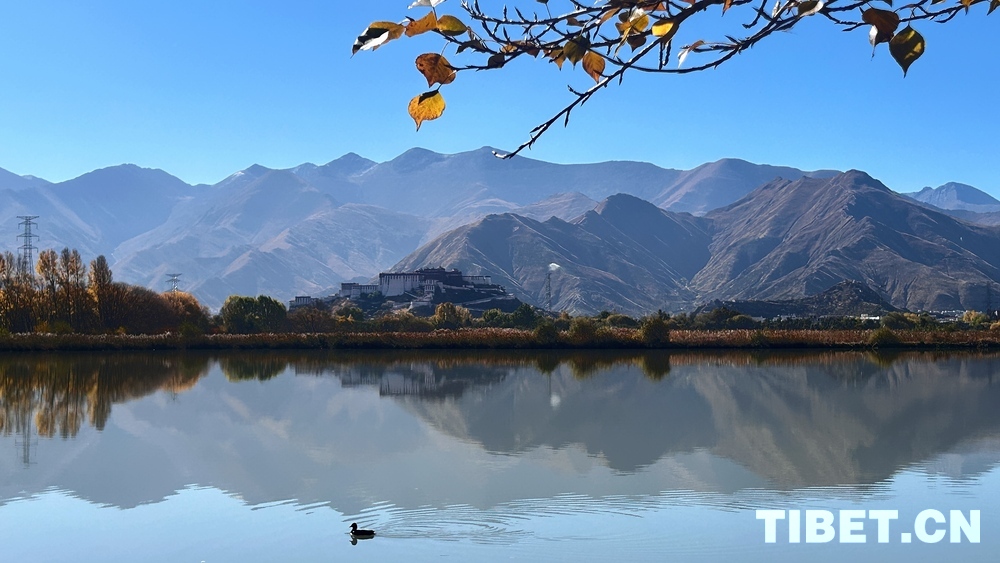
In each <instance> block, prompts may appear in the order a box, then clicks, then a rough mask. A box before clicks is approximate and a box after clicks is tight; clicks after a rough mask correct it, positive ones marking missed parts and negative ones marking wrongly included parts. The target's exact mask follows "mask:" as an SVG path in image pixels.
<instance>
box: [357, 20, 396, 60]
mask: <svg viewBox="0 0 1000 563" xmlns="http://www.w3.org/2000/svg"><path fill="white" fill-rule="evenodd" d="M402 35H403V26H402V25H400V24H398V23H393V22H375V23H373V24H371V25H369V26H368V27H366V28H365V30H364V31H362V32H361V35H359V36H358V38H357V39H355V40H354V46H353V47H352V48H351V55H352V56H353V55H356V54H357V53H358V51H368V50H371V51H374V50H375V49H378V48H379V47H380V46H382V44H384V43H386V42H387V41H392V40H393V39H399V37H400V36H402Z"/></svg>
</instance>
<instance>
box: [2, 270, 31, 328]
mask: <svg viewBox="0 0 1000 563" xmlns="http://www.w3.org/2000/svg"><path fill="white" fill-rule="evenodd" d="M18 264H19V261H18V259H17V257H15V256H14V255H13V254H12V253H11V252H10V251H7V252H4V253H3V254H2V255H0V328H4V329H6V330H9V331H11V332H29V331H32V330H34V329H35V315H34V307H35V302H36V301H37V300H38V292H37V290H36V289H35V283H34V277H33V276H31V274H30V273H28V272H23V271H21V269H20V268H19V266H18Z"/></svg>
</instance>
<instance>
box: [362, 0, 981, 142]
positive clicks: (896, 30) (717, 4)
mask: <svg viewBox="0 0 1000 563" xmlns="http://www.w3.org/2000/svg"><path fill="white" fill-rule="evenodd" d="M444 1H445V0H416V1H415V2H413V3H412V4H411V5H410V8H417V9H427V11H425V12H423V13H419V12H417V13H415V14H414V15H413V16H412V17H407V18H406V20H405V21H403V22H402V23H396V22H395V21H377V22H374V23H372V24H371V25H369V26H368V27H367V28H366V29H365V30H364V31H363V32H362V33H361V35H360V36H358V38H357V39H356V40H355V42H354V46H353V48H352V51H353V52H354V53H358V52H359V51H365V50H375V49H377V48H379V47H380V46H382V45H384V44H386V43H387V42H389V41H393V40H395V39H399V38H401V37H403V36H406V37H413V36H416V35H421V34H425V33H432V34H436V35H437V36H439V37H440V38H441V39H442V41H443V42H444V44H445V45H444V46H445V49H442V50H441V52H440V53H424V54H421V55H419V56H417V58H416V61H415V63H416V68H417V71H419V73H420V74H422V75H423V76H424V78H425V79H426V80H427V86H428V88H431V89H430V90H429V91H427V92H424V93H422V94H419V95H417V96H415V97H414V98H413V99H412V100H411V101H410V103H409V112H410V116H411V117H412V118H413V120H414V121H415V122H416V125H417V129H418V130H419V129H420V126H421V124H422V123H423V122H424V121H429V120H432V119H437V118H439V117H441V115H442V114H443V113H444V110H445V100H444V97H443V96H442V94H441V87H442V86H446V85H448V84H451V83H452V82H454V81H455V79H456V78H457V76H458V73H460V72H465V71H470V70H473V71H485V70H498V69H502V68H503V67H504V66H506V65H507V64H509V63H510V62H511V61H513V60H515V59H527V58H534V59H541V60H544V61H548V62H551V63H554V65H555V66H556V67H558V68H559V69H562V68H563V66H564V65H565V64H566V63H567V62H568V63H570V64H571V65H572V66H574V67H576V66H577V65H579V66H580V68H582V69H583V72H585V73H586V74H587V75H588V76H589V77H590V78H591V79H593V81H594V84H593V85H592V86H590V87H589V88H579V89H576V88H573V87H570V92H571V94H572V97H571V99H570V102H569V103H568V104H567V105H566V106H565V107H563V108H562V109H561V110H560V111H559V112H557V113H556V114H555V115H554V116H553V117H552V118H551V119H549V120H548V121H546V122H545V123H542V124H540V125H539V126H538V127H536V128H535V129H533V130H532V131H531V133H530V135H529V138H528V140H527V141H525V142H524V143H523V144H521V145H520V146H519V147H517V149H516V150H514V151H513V152H511V153H509V154H497V156H499V157H501V158H509V157H511V156H513V155H515V154H517V153H519V152H521V151H522V150H524V149H525V148H528V147H530V146H531V145H533V144H534V143H535V141H536V140H538V138H539V137H540V136H541V135H542V134H544V133H545V132H546V131H547V130H548V129H549V128H550V127H551V126H552V125H554V124H556V123H558V122H560V121H563V122H564V123H568V122H569V116H570V113H571V112H572V111H573V110H574V109H576V108H577V107H578V106H580V105H582V104H583V103H585V102H586V101H587V100H589V99H590V98H591V97H592V96H593V95H594V94H596V93H597V92H598V91H600V90H601V89H603V88H605V87H607V86H609V85H611V84H612V83H615V82H620V81H621V80H622V79H623V78H624V76H625V75H626V74H629V73H634V72H642V73H661V74H683V73H689V72H697V71H701V70H705V69H710V68H715V67H718V66H719V65H721V64H723V63H725V62H726V61H728V60H730V59H732V58H733V57H735V56H736V55H738V54H740V53H743V52H744V51H746V50H748V49H750V48H751V47H753V46H754V45H756V44H757V43H759V42H760V41H763V40H765V39H767V38H768V37H770V36H771V35H773V34H775V33H777V32H780V31H788V30H791V29H793V28H794V27H795V26H796V25H798V24H799V22H801V21H803V20H804V19H805V18H807V17H815V18H823V19H825V20H827V21H829V22H830V23H831V24H833V25H835V26H837V27H839V28H840V29H843V30H845V31H853V30H858V29H864V30H867V32H868V34H867V35H868V41H869V43H870V44H871V46H872V48H873V49H877V48H878V46H879V45H880V44H882V43H886V44H887V45H888V50H889V54H890V55H891V56H892V57H893V59H895V61H896V62H897V63H898V64H899V66H900V67H901V68H902V70H903V74H904V75H905V74H906V72H907V71H908V70H909V68H910V65H911V64H913V62H914V61H916V60H917V59H918V58H920V56H921V55H922V54H923V53H924V48H925V41H924V38H923V36H922V35H921V34H920V33H919V32H918V31H917V30H916V29H915V28H914V27H913V24H914V23H919V22H935V23H945V22H948V21H951V20H952V19H953V18H955V17H956V16H957V15H959V14H960V13H962V12H969V11H970V10H971V9H972V8H973V7H975V8H979V7H980V6H977V5H978V4H982V5H983V6H982V8H983V10H985V11H986V13H992V12H993V10H995V9H996V8H997V7H998V6H1000V0H916V1H914V2H912V3H909V4H906V5H904V6H900V7H893V3H892V0H877V1H876V0H871V1H861V0H773V6H769V5H770V4H771V3H772V0H670V1H666V2H664V1H661V0H598V1H597V2H581V1H579V0H510V1H509V2H507V3H506V4H505V5H504V6H503V7H502V8H495V6H496V4H492V5H491V7H490V8H489V9H483V8H481V7H480V3H479V2H478V1H473V2H468V1H463V2H461V4H459V6H457V7H456V10H457V12H458V13H459V15H458V16H455V15H453V14H439V13H438V11H437V10H438V6H439V5H441V4H442V3H443V2H444ZM873 4H876V5H878V6H879V7H875V6H874V5H873ZM987 6H988V7H987ZM720 14H721V15H724V16H727V18H728V19H727V20H726V21H732V20H733V18H735V19H736V21H735V22H734V23H736V24H742V25H734V26H732V27H733V29H734V32H733V34H730V35H726V34H724V32H719V31H709V30H710V29H712V30H718V29H720V27H719V25H718V24H716V23H714V22H713V23H709V22H710V21H711V20H712V19H717V18H718V17H719V15H720ZM391 19H393V20H396V18H395V17H392V18H391ZM723 23H725V21H724V22H723ZM680 29H684V30H685V35H686V36H688V37H697V36H698V35H699V34H702V33H706V34H710V35H706V36H705V37H703V38H700V39H697V40H694V41H692V42H690V43H687V44H684V45H676V44H675V43H674V41H673V40H674V36H675V35H676V34H677V32H678V30H680ZM692 30H694V34H693V35H690V33H691V31H692ZM716 33H718V34H719V36H717V37H715V36H713V35H714V34H716ZM859 40H861V41H863V39H859ZM449 46H450V47H453V48H454V56H453V55H452V54H450V53H447V47H449ZM445 54H448V56H453V58H454V60H455V62H451V61H449V60H448V59H447V58H446V57H445ZM873 54H874V52H873ZM689 58H690V59H691V61H690V64H689V61H688V59H689ZM459 59H461V61H462V62H461V63H459V62H458V60H459ZM685 65H687V66H685Z"/></svg>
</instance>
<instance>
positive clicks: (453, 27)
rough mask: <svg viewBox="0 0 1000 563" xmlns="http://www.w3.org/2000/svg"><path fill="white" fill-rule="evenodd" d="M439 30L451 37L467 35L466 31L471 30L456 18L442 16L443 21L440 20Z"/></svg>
mask: <svg viewBox="0 0 1000 563" xmlns="http://www.w3.org/2000/svg"><path fill="white" fill-rule="evenodd" d="M437 28H438V31H440V32H441V33H442V34H444V35H447V36H449V37H454V36H456V35H461V34H463V33H465V30H467V29H469V28H467V27H465V24H464V23H462V20H460V19H458V18H456V17H455V16H441V19H439V20H438V23H437Z"/></svg>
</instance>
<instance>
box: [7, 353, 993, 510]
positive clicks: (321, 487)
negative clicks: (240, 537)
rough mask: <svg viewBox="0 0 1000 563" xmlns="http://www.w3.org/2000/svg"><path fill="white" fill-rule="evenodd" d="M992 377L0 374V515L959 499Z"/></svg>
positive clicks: (985, 371)
mask: <svg viewBox="0 0 1000 563" xmlns="http://www.w3.org/2000/svg"><path fill="white" fill-rule="evenodd" d="M998 367H1000V357H998V356H996V355H971V354H951V355H949V354H928V353H920V354H918V353H909V354H897V355H893V356H884V355H882V356H879V355H872V354H868V353H819V354H815V353H814V354H800V353H794V354H793V353H753V354H746V353H741V354H731V353H727V354H723V353H719V354H672V355H671V354H666V353H659V354H628V353H626V354H621V353H604V352H588V353H576V354H559V353H553V352H544V353H525V352H500V353H491V354H484V353H482V352H470V353H436V354H435V353H416V352H404V353H387V352H378V353H374V352H364V353H310V354H301V353H290V354H284V353H240V354H227V355H221V356H209V355H198V354H111V355H98V354H92V355H24V356H5V357H3V358H2V359H0V431H2V433H3V435H4V436H7V437H8V438H15V440H13V441H14V442H16V445H17V446H18V449H17V451H18V456H19V458H18V459H19V460H20V461H21V462H22V463H21V464H22V465H23V464H30V463H32V462H37V463H36V465H34V466H32V467H30V468H27V469H25V470H24V471H27V473H25V472H23V471H21V472H19V471H17V470H15V468H14V467H13V466H11V465H10V463H9V461H10V457H9V456H7V455H6V454H4V455H0V477H2V484H0V499H7V498H11V497H13V496H15V495H17V494H18V493H20V492H21V491H27V492H28V493H34V492H37V491H41V490H45V489H46V488H49V487H59V488H69V489H71V490H73V491H75V492H76V493H77V494H80V495H82V496H84V497H85V498H89V499H93V500H95V501H96V502H110V503H113V504H116V505H119V506H135V505H137V504H141V503H145V502H151V501H156V500H159V499H162V498H164V497H166V496H168V495H169V494H171V493H172V492H174V491H178V490H181V489H183V488H184V487H185V486H186V485H190V484H192V483H194V484H198V485H206V486H214V487H218V488H219V489H222V490H226V491H233V492H234V493H236V494H239V495H240V496H241V498H244V499H246V500H247V501H248V502H252V503H266V502H273V501H279V500H285V499H292V498H294V499H297V500H298V501H300V502H304V503H332V504H334V505H335V506H337V507H338V508H340V509H342V510H345V511H347V512H348V513H357V512H358V511H361V510H363V509H365V508H366V507H370V506H372V503H373V502H376V501H385V502H390V503H391V504H392V505H393V506H396V507H406V508H408V509H417V508H419V507H421V506H428V505H430V506H456V505H465V506H472V507H491V506H498V505H501V504H503V503H508V504H510V503H514V504H515V505H516V503H518V502H523V500H522V499H552V498H557V497H559V496H560V495H577V494H583V495H591V496H609V495H625V496H630V495H632V496H634V495H659V494H660V493H661V492H663V491H671V490H683V491H695V492H703V493H712V494H730V493H733V492H736V491H741V490H752V489H755V488H761V487H765V488H768V489H772V490H774V489H777V490H790V489H799V488H803V487H836V486H844V485H861V486H869V485H877V484H879V483H881V482H884V481H885V480H887V479H889V478H891V477H892V476H893V475H895V474H897V473H899V472H900V471H901V470H904V469H905V468H908V467H912V466H914V465H917V464H923V465H925V466H926V467H928V468H929V469H930V470H933V471H938V472H940V473H942V474H947V475H949V476H952V477H956V478H970V477H971V476H975V475H978V474H981V473H983V472H985V471H989V470H990V469H992V468H994V467H995V466H996V464H997V461H998V459H1000V455H998V452H1000V447H998V446H997V444H998V443H1000V388H998V387H997V386H995V385H994V375H993V374H994V372H996V371H997V368H998ZM213 372H217V373H218V374H219V375H220V376H221V377H211V376H209V377H205V376H206V375H208V374H210V373H213ZM293 374H294V375H295V376H296V377H292V375H293ZM279 376H280V377H279ZM199 380H200V381H199ZM161 391H162V392H163V393H158V392H161ZM164 398H167V399H168V400H164ZM112 408H114V409H115V413H116V415H115V416H114V417H112ZM112 420H113V421H114V424H110V423H109V422H110V421H112ZM86 425H89V426H90V427H92V428H93V429H92V430H88V429H87V428H86V427H85V426H86ZM56 436H58V437H61V438H63V439H64V440H68V439H71V438H74V437H77V440H80V439H82V438H86V439H85V442H86V443H85V444H84V443H81V444H79V445H76V446H74V445H73V440H68V443H67V445H66V446H65V447H54V444H56V443H58V441H56V442H51V441H48V440H47V439H48V438H53V437H56ZM39 437H40V439H41V440H43V442H42V443H41V446H42V447H43V449H45V448H46V447H48V446H49V445H50V444H52V445H53V446H52V447H48V449H47V451H46V454H45V456H47V457H43V458H39V456H38V455H35V454H33V453H32V450H31V447H32V444H37V440H38V439H39ZM359 437H360V439H359ZM33 440H35V441H34V442H33ZM35 448H36V453H37V449H38V446H35ZM8 451H9V450H8ZM33 455H34V458H32V456H33ZM144 464H145V465H144ZM43 468H44V471H39V470H40V469H43ZM628 476H630V477H629V478H628V479H623V477H628ZM568 498H569V497H568ZM630 498H631V497H630ZM633 504H634V503H633Z"/></svg>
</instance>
